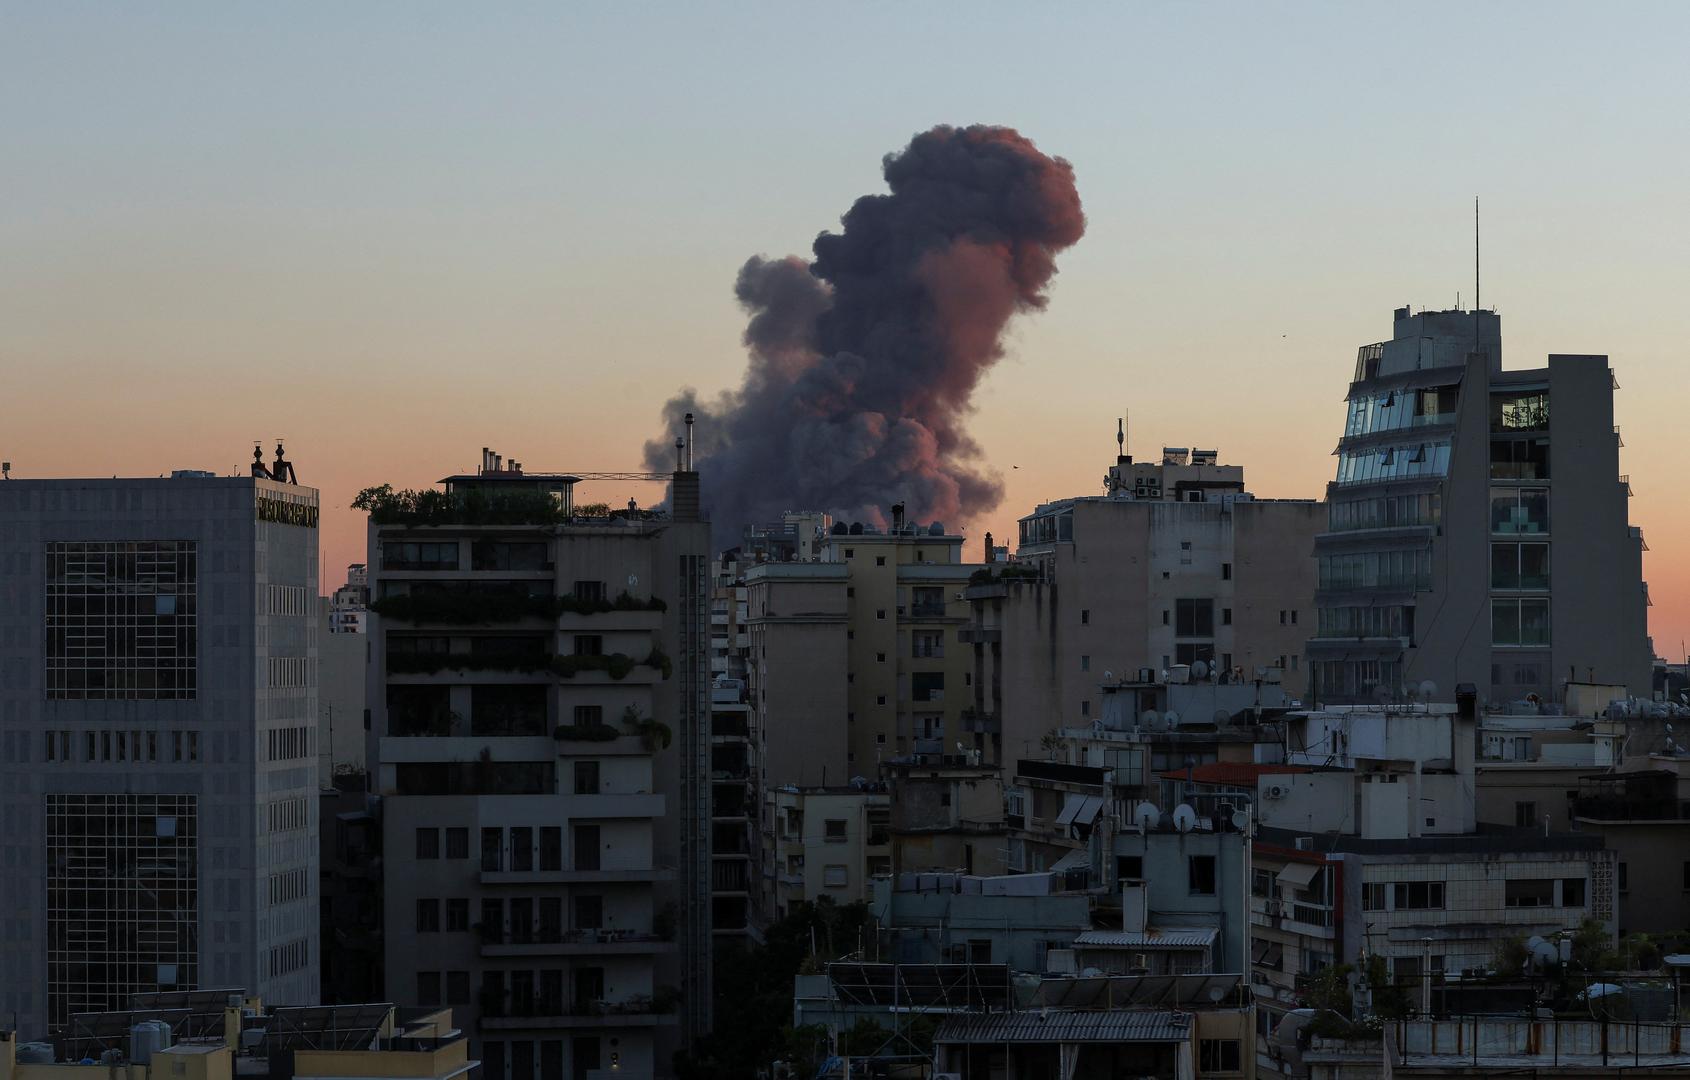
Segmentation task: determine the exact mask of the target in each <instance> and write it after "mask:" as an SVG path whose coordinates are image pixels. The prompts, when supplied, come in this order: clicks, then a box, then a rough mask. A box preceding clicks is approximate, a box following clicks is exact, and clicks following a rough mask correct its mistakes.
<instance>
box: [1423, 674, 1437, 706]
mask: <svg viewBox="0 0 1690 1080" xmlns="http://www.w3.org/2000/svg"><path fill="white" fill-rule="evenodd" d="M1437 696H1438V684H1437V683H1435V682H1433V681H1432V680H1431V679H1423V680H1421V683H1420V700H1421V701H1432V700H1434V699H1435V698H1437Z"/></svg>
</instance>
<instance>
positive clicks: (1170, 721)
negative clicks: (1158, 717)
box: [1162, 709, 1179, 731]
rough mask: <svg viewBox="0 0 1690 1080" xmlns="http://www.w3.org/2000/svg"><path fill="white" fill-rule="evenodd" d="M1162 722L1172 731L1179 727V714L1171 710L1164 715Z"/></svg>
mask: <svg viewBox="0 0 1690 1080" xmlns="http://www.w3.org/2000/svg"><path fill="white" fill-rule="evenodd" d="M1162 721H1163V722H1164V723H1165V724H1167V725H1168V730H1169V731H1172V730H1174V729H1175V728H1177V727H1179V713H1177V712H1175V711H1174V710H1172V709H1169V710H1168V711H1167V712H1165V713H1163V714H1162Z"/></svg>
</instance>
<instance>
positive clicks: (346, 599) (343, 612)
mask: <svg viewBox="0 0 1690 1080" xmlns="http://www.w3.org/2000/svg"><path fill="white" fill-rule="evenodd" d="M369 604H370V571H369V566H368V565H367V564H365V563H361V562H360V563H353V564H352V565H350V566H348V567H347V568H346V584H344V585H342V586H341V587H340V588H338V589H336V590H335V591H334V595H333V596H331V597H330V598H329V632H330V633H331V634H362V633H364V632H365V629H366V627H365V625H364V624H365V620H366V619H367V618H368V616H369Z"/></svg>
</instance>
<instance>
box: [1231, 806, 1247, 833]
mask: <svg viewBox="0 0 1690 1080" xmlns="http://www.w3.org/2000/svg"><path fill="white" fill-rule="evenodd" d="M1232 827H1233V828H1235V829H1237V830H1238V831H1239V832H1243V831H1244V830H1245V829H1247V828H1249V827H1250V811H1248V810H1234V811H1233V812H1232Z"/></svg>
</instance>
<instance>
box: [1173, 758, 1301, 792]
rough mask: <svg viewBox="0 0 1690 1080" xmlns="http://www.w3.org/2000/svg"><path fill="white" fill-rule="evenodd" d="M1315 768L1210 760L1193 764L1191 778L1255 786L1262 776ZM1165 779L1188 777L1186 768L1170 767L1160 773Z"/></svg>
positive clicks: (1200, 782)
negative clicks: (1257, 779) (1200, 763)
mask: <svg viewBox="0 0 1690 1080" xmlns="http://www.w3.org/2000/svg"><path fill="white" fill-rule="evenodd" d="M1313 771H1314V770H1313V769H1311V768H1309V767H1308V766H1306V765H1287V764H1283V763H1254V762H1248V761H1210V762H1205V763H1204V764H1202V765H1193V766H1192V767H1191V775H1190V777H1189V779H1190V780H1191V782H1192V783H1194V784H1225V785H1226V786H1228V787H1243V788H1253V787H1255V786H1256V778H1257V777H1260V776H1278V775H1280V774H1282V773H1306V772H1313ZM1159 775H1160V776H1161V777H1162V779H1164V780H1185V779H1188V777H1187V776H1186V771H1185V770H1184V769H1170V770H1169V771H1167V772H1164V773H1160V774H1159Z"/></svg>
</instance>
